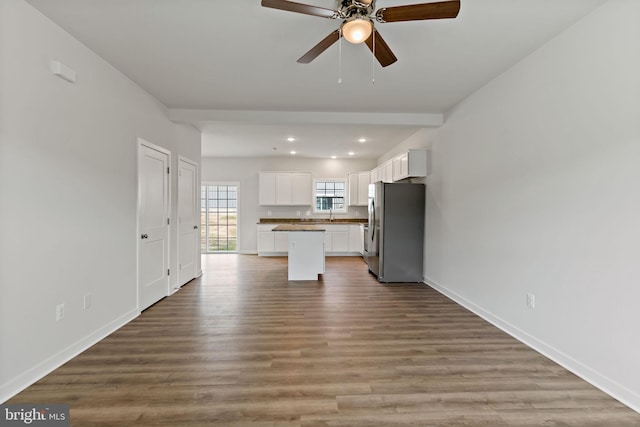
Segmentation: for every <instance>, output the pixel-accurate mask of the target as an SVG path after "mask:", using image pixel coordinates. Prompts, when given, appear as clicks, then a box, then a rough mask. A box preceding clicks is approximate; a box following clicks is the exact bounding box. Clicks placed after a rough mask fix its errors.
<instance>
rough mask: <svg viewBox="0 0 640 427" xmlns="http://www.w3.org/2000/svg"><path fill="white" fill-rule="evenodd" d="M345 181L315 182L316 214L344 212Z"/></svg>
mask: <svg viewBox="0 0 640 427" xmlns="http://www.w3.org/2000/svg"><path fill="white" fill-rule="evenodd" d="M345 188H346V181H345V180H329V179H325V180H318V181H316V182H315V196H314V197H315V207H314V209H315V211H316V212H329V210H331V211H333V212H346V204H345Z"/></svg>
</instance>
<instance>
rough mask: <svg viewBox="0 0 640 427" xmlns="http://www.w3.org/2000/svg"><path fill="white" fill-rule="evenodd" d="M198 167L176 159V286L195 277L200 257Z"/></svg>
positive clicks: (189, 162) (184, 160)
mask: <svg viewBox="0 0 640 427" xmlns="http://www.w3.org/2000/svg"><path fill="white" fill-rule="evenodd" d="M197 197H198V166H197V164H195V163H193V162H191V161H188V160H186V159H182V158H179V159H178V286H182V285H184V284H185V283H187V282H188V281H189V280H191V279H193V278H195V277H196V275H197V269H198V256H199V255H200V230H199V224H200V218H199V217H198V203H197V200H198V199H197Z"/></svg>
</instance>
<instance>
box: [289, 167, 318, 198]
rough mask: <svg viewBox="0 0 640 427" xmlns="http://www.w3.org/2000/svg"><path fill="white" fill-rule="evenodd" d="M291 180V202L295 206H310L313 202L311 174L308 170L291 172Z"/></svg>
mask: <svg viewBox="0 0 640 427" xmlns="http://www.w3.org/2000/svg"><path fill="white" fill-rule="evenodd" d="M291 180H292V182H291V187H292V195H291V204H292V205H296V206H302V205H304V206H311V205H312V204H313V203H312V200H313V194H312V192H313V188H312V187H313V185H312V182H311V174H310V173H308V172H294V173H293V174H291Z"/></svg>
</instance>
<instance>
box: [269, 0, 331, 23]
mask: <svg viewBox="0 0 640 427" xmlns="http://www.w3.org/2000/svg"><path fill="white" fill-rule="evenodd" d="M262 6H264V7H270V8H272V9H280V10H286V11H289V12H297V13H304V14H305V15H313V16H320V17H322V18H332V19H335V18H337V17H338V12H337V11H335V10H331V9H326V8H324V7H318V6H310V5H308V4H302V3H295V2H292V1H287V0H262Z"/></svg>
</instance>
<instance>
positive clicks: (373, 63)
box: [371, 27, 376, 85]
mask: <svg viewBox="0 0 640 427" xmlns="http://www.w3.org/2000/svg"><path fill="white" fill-rule="evenodd" d="M371 34H372V36H373V42H372V44H373V49H372V53H373V55H371V85H374V84H376V27H373V33H371Z"/></svg>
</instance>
